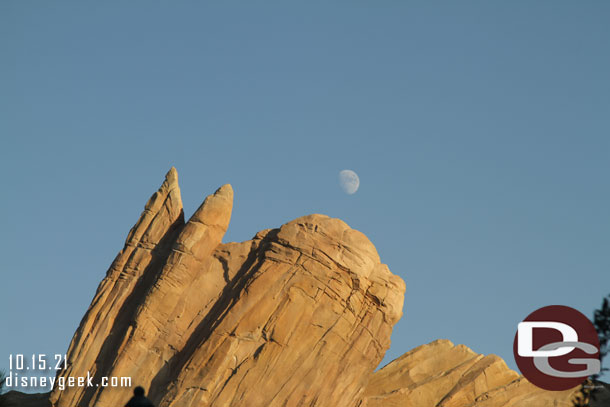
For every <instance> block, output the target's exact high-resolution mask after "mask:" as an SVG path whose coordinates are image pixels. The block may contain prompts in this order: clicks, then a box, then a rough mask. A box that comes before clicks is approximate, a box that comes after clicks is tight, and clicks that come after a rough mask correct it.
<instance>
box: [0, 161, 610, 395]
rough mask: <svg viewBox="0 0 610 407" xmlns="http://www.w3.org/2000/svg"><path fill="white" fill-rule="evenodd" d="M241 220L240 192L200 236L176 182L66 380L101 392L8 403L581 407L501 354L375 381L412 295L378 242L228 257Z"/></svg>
mask: <svg viewBox="0 0 610 407" xmlns="http://www.w3.org/2000/svg"><path fill="white" fill-rule="evenodd" d="M232 207H233V190H232V188H231V186H230V185H225V186H223V187H221V188H219V189H218V190H217V191H216V192H215V193H214V194H212V195H210V196H208V197H207V198H206V199H205V200H204V202H203V204H202V205H201V206H200V207H199V209H197V211H196V212H195V213H194V214H193V216H192V217H191V218H190V219H189V220H188V222H186V223H185V222H184V215H183V210H182V202H181V199H180V189H179V186H178V176H177V173H176V170H175V169H173V168H172V169H171V170H170V171H169V172H168V174H167V175H166V178H165V181H164V182H163V184H162V185H161V187H160V188H159V190H158V191H157V192H156V193H155V194H154V195H153V196H152V197H151V198H150V199H149V201H148V203H147V204H146V206H145V209H144V211H143V212H142V214H141V216H140V218H139V219H138V221H137V222H136V224H135V225H134V227H133V228H132V229H131V231H130V232H129V234H128V236H127V240H126V242H125V246H124V248H123V249H122V250H121V251H120V252H119V254H118V255H117V257H116V259H115V260H114V262H113V263H112V265H111V267H110V269H109V270H108V272H107V274H106V277H105V278H104V279H103V280H102V282H101V283H100V285H99V287H98V289H97V291H96V293H95V296H94V298H93V301H92V302H91V305H90V307H89V309H88V310H87V312H86V314H85V315H84V317H83V320H82V321H81V323H80V325H79V327H78V329H77V331H76V333H75V334H74V337H73V339H72V342H71V343H70V346H69V350H68V353H67V360H68V365H67V368H66V369H64V370H62V371H60V372H59V374H58V377H60V378H64V379H67V378H68V377H80V376H87V375H90V376H92V378H93V379H92V382H93V386H91V387H86V386H85V387H78V386H74V387H65V389H64V390H63V391H60V390H59V388H55V389H54V390H53V391H52V392H51V394H50V395H49V397H47V394H37V395H25V394H22V393H18V392H10V393H8V394H7V395H5V396H4V397H2V398H0V400H1V401H4V402H5V403H8V405H23V406H31V407H43V406H44V407H48V406H51V405H52V406H53V407H75V406H79V407H93V406H95V407H114V406H121V405H125V402H126V401H127V400H128V399H129V398H130V396H131V392H132V388H133V387H134V386H136V385H141V386H144V387H145V388H147V389H149V397H150V398H151V399H152V400H153V401H154V403H155V405H157V406H160V407H189V406H201V407H225V406H230V407H246V406H247V407H251V406H253V407H258V406H265V407H280V406H281V407H298V406H319V407H327V406H333V407H343V406H344V407H393V406H396V407H397V406H400V407H532V406H535V407H547V406H548V407H550V406H566V407H567V406H572V403H571V400H572V399H573V397H574V395H575V392H574V391H565V392H548V391H544V390H541V389H539V388H537V387H535V386H533V385H532V384H530V383H529V382H528V381H527V380H525V379H524V378H523V377H521V376H519V375H518V374H517V373H516V372H514V371H512V370H510V369H508V367H507V366H506V364H505V363H504V361H502V360H501V359H500V358H498V357H497V356H494V355H490V356H483V355H479V354H477V353H475V352H473V351H472V350H470V349H468V348H467V347H465V346H463V345H458V346H454V345H453V344H452V343H451V342H449V341H447V340H439V341H435V342H432V343H430V344H428V345H423V346H420V347H418V348H416V349H414V350H412V351H410V352H407V353H406V354H404V355H403V356H401V357H400V358H398V359H396V360H394V361H393V362H391V363H390V364H388V365H387V366H385V367H384V368H382V369H380V370H378V371H376V372H374V369H375V368H376V367H377V365H378V364H379V363H380V362H381V360H382V358H383V356H384V354H385V352H386V350H387V349H388V348H389V346H390V335H391V331H392V327H393V326H394V324H395V323H396V322H397V321H398V320H399V319H400V317H401V315H402V307H403V295H404V291H405V285H404V282H403V281H402V280H401V279H400V278H399V277H397V276H395V275H393V274H392V273H390V271H389V270H388V268H387V266H385V265H384V264H382V263H381V261H380V259H379V256H378V254H377V251H376V249H375V247H374V246H373V244H372V243H371V242H370V241H369V240H368V239H367V238H366V236H364V235H363V234H362V233H360V232H358V231H356V230H353V229H351V228H350V227H349V226H348V225H347V224H345V223H344V222H342V221H341V220H338V219H332V218H329V217H327V216H323V215H309V216H304V217H301V218H298V219H295V220H293V221H291V222H288V223H286V224H285V225H283V226H281V227H280V228H278V229H267V230H264V231H261V232H259V233H257V234H256V235H255V236H254V238H253V239H251V240H248V241H245V242H241V243H222V238H223V236H224V234H225V232H226V230H227V228H228V226H229V221H230V218H231V212H232ZM103 377H115V378H121V377H129V378H131V379H132V386H131V387H128V388H121V387H101V386H98V384H100V383H102V378H103ZM600 389H601V390H599V391H598V396H599V400H602V401H603V400H606V401H607V400H608V394H610V392H609V391H608V389H607V388H606V387H603V388H602V387H600ZM599 400H598V401H597V402H596V403H593V404H591V406H592V407H593V406H601V405H603V404H599V403H600V401H599Z"/></svg>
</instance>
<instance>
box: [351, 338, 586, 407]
mask: <svg viewBox="0 0 610 407" xmlns="http://www.w3.org/2000/svg"><path fill="white" fill-rule="evenodd" d="M575 394H576V391H575V390H567V391H563V392H551V391H546V390H542V389H540V388H538V387H536V386H534V385H533V384H531V383H529V382H528V381H527V380H526V379H525V378H523V377H522V376H520V375H519V374H517V373H516V372H514V371H512V370H510V369H509V368H508V367H507V366H506V364H505V363H504V361H503V360H502V359H500V358H499V357H497V356H495V355H489V356H483V355H479V354H477V353H475V352H473V351H472V350H470V349H468V348H467V347H465V346H464V345H457V346H454V345H453V344H452V343H451V342H450V341H448V340H437V341H434V342H432V343H429V344H427V345H423V346H420V347H418V348H415V349H413V350H412V351H410V352H407V353H406V354H404V355H403V356H401V357H400V358H398V359H396V360H394V361H392V362H391V363H389V364H388V365H386V366H385V367H384V368H382V369H380V370H378V371H377V372H375V373H374V374H373V375H372V376H371V380H370V382H369V384H368V386H367V388H366V390H365V392H364V397H363V400H362V401H361V402H360V403H358V406H360V407H381V406H383V407H394V406H400V407H551V406H566V407H568V406H573V404H572V399H573V397H574V396H575Z"/></svg>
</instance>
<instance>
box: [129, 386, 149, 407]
mask: <svg viewBox="0 0 610 407" xmlns="http://www.w3.org/2000/svg"><path fill="white" fill-rule="evenodd" d="M125 407H155V405H154V404H153V403H152V401H150V400H149V399H147V398H146V396H144V388H143V387H140V386H138V387H136V388H135V389H133V397H132V398H131V399H130V400H129V401H128V402H127V404H125Z"/></svg>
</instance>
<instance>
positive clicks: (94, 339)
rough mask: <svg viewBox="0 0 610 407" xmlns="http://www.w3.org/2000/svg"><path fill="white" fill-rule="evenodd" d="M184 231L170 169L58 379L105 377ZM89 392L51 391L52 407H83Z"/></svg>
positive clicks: (175, 181)
mask: <svg viewBox="0 0 610 407" xmlns="http://www.w3.org/2000/svg"><path fill="white" fill-rule="evenodd" d="M183 225H184V215H183V211H182V200H181V197H180V188H179V187H178V174H177V172H176V170H175V169H174V168H172V169H171V170H170V171H169V172H168V173H167V175H166V177H165V182H163V184H162V185H161V187H160V188H159V190H158V191H157V192H156V193H155V194H153V196H152V197H151V198H150V199H149V200H148V203H147V204H146V206H145V208H144V211H143V212H142V215H140V219H139V220H138V221H137V222H136V224H135V225H134V227H133V228H132V229H131V231H130V232H129V234H128V236H127V240H126V242H125V247H124V248H123V250H121V251H120V252H119V254H118V255H117V257H116V258H115V260H114V262H113V263H112V265H111V266H110V269H109V270H108V273H107V274H106V277H105V278H104V279H103V280H102V282H101V283H100V285H99V287H98V289H97V292H96V293H95V297H94V298H93V301H92V302H91V305H90V306H89V309H88V310H87V312H86V313H85V316H84V317H83V320H82V321H81V323H80V326H79V327H78V329H77V330H76V333H75V334H74V337H73V338H72V342H71V343H70V347H69V348H68V352H67V360H68V368H67V369H66V370H63V371H61V372H59V374H58V377H64V378H67V377H69V376H82V375H86V374H87V372H90V373H91V375H95V376H96V377H97V376H99V375H102V374H104V373H106V372H107V371H108V370H109V368H110V366H111V364H112V362H113V361H114V360H115V358H116V353H117V350H118V347H119V345H120V343H121V342H122V341H123V338H124V337H125V336H126V335H127V333H128V332H127V330H128V328H129V326H130V325H129V324H130V322H131V320H132V318H133V315H134V313H135V311H136V308H137V307H138V306H139V304H140V301H141V298H142V296H143V295H144V294H145V293H146V292H147V291H148V290H149V289H150V287H151V286H152V285H153V284H154V282H155V279H156V276H157V274H158V273H159V271H160V269H161V266H162V265H163V263H164V261H165V258H166V257H167V253H168V252H169V248H170V247H171V244H172V243H173V241H174V240H175V237H176V234H177V232H178V231H179V230H180V229H181V228H182V226H183ZM92 390H93V389H87V388H83V387H68V388H66V389H65V390H64V391H59V390H58V389H54V390H53V391H52V393H51V396H50V400H51V402H52V403H53V404H54V405H56V406H75V405H81V404H86V402H87V399H88V398H89V397H90V393H91V391H92Z"/></svg>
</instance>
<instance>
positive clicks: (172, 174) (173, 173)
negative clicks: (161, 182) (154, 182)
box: [165, 167, 178, 186]
mask: <svg viewBox="0 0 610 407" xmlns="http://www.w3.org/2000/svg"><path fill="white" fill-rule="evenodd" d="M165 181H166V182H167V183H168V184H169V185H176V186H178V171H177V170H176V167H172V168H170V169H169V171H168V172H167V174H165Z"/></svg>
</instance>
